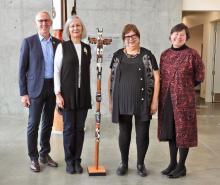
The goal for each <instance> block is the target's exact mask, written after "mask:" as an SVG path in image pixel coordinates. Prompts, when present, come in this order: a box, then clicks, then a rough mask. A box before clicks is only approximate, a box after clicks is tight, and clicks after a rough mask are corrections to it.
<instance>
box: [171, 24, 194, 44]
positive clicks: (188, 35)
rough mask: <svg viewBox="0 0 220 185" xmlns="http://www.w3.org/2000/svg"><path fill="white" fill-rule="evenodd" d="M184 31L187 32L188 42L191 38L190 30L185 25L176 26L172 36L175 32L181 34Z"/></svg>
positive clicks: (172, 30)
mask: <svg viewBox="0 0 220 185" xmlns="http://www.w3.org/2000/svg"><path fill="white" fill-rule="evenodd" d="M182 30H185V32H186V40H188V39H189V38H190V33H189V28H188V27H187V26H186V25H185V24H183V23H180V24H177V25H175V26H174V27H173V28H172V29H171V31H170V35H172V33H174V32H180V31H182Z"/></svg>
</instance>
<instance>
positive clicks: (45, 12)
mask: <svg viewBox="0 0 220 185" xmlns="http://www.w3.org/2000/svg"><path fill="white" fill-rule="evenodd" d="M41 13H43V14H47V15H48V17H49V18H50V20H51V21H52V19H51V16H50V13H49V12H47V11H40V12H37V14H36V16H35V22H37V16H38V15H39V14H41Z"/></svg>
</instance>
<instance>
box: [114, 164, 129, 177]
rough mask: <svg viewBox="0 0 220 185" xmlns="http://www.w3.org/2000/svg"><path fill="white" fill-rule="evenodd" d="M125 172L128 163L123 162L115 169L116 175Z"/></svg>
mask: <svg viewBox="0 0 220 185" xmlns="http://www.w3.org/2000/svg"><path fill="white" fill-rule="evenodd" d="M127 172H128V165H127V164H124V163H121V164H120V166H119V167H118V169H117V171H116V173H117V175H119V176H123V175H125V174H126V173H127Z"/></svg>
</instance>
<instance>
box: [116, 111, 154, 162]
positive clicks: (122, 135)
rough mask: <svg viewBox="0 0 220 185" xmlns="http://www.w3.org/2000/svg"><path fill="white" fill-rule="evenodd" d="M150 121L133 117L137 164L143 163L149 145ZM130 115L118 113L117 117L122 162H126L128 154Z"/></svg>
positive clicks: (130, 127) (130, 128)
mask: <svg viewBox="0 0 220 185" xmlns="http://www.w3.org/2000/svg"><path fill="white" fill-rule="evenodd" d="M149 126H150V121H145V122H143V121H139V120H137V119H135V130H136V145H137V164H144V158H145V155H146V152H147V149H148V145H149ZM131 131H132V115H120V117H119V138H118V139H119V148H120V152H121V160H122V163H124V164H128V155H129V148H130V142H131Z"/></svg>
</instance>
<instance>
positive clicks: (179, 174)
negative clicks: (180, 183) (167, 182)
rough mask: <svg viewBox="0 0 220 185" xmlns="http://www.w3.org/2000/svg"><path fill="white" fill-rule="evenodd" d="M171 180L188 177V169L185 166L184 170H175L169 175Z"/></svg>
mask: <svg viewBox="0 0 220 185" xmlns="http://www.w3.org/2000/svg"><path fill="white" fill-rule="evenodd" d="M167 176H168V177H169V178H171V179H176V178H179V177H184V176H186V167H185V166H184V167H183V168H182V169H177V168H176V169H175V170H173V171H172V172H170V173H169V174H168V175H167Z"/></svg>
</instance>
